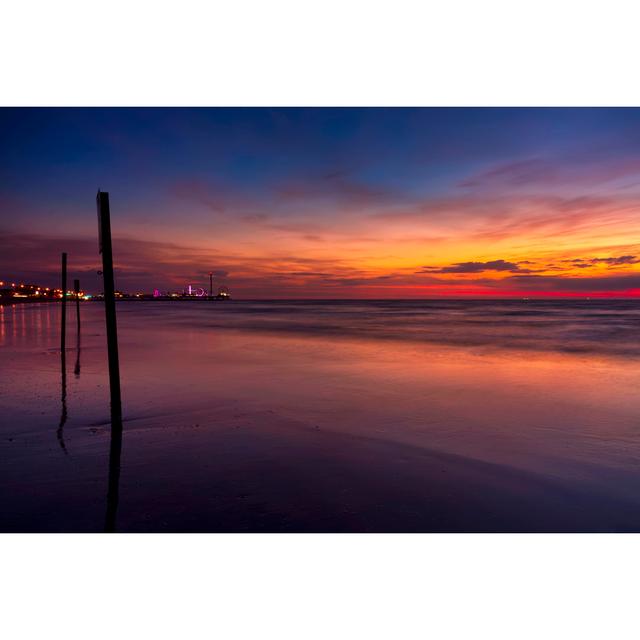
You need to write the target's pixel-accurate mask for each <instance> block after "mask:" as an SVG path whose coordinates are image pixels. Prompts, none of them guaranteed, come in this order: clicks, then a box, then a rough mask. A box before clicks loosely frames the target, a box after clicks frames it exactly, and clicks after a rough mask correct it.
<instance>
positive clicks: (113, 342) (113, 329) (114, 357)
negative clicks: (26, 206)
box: [96, 191, 122, 429]
mask: <svg viewBox="0 0 640 640" xmlns="http://www.w3.org/2000/svg"><path fill="white" fill-rule="evenodd" d="M96 203H97V207H98V233H99V242H100V253H101V254H102V273H103V281H104V313H105V320H106V325H107V353H108V356H109V388H110V390H111V427H112V429H113V428H114V427H115V428H117V427H116V423H117V424H118V425H119V428H120V429H122V401H121V398H120V364H119V361H118V329H117V326H116V299H115V284H114V279H113V254H112V251H111V217H110V212H109V194H108V193H105V192H101V191H98V195H97V197H96Z"/></svg>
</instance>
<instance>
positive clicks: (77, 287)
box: [73, 280, 80, 334]
mask: <svg viewBox="0 0 640 640" xmlns="http://www.w3.org/2000/svg"><path fill="white" fill-rule="evenodd" d="M73 293H75V295H76V320H77V322H78V334H79V333H80V280H74V281H73Z"/></svg>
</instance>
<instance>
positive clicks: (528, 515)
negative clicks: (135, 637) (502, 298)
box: [0, 303, 640, 532]
mask: <svg viewBox="0 0 640 640" xmlns="http://www.w3.org/2000/svg"><path fill="white" fill-rule="evenodd" d="M337 306H338V307H339V308H337V309H336V308H334V306H332V305H329V304H328V303H327V304H325V305H320V304H318V305H313V306H311V305H309V304H300V305H294V304H288V305H287V307H286V310H281V308H280V307H281V305H273V306H268V305H266V304H262V305H260V309H259V310H258V311H256V305H255V304H247V305H235V306H233V305H229V306H224V307H221V306H220V307H213V306H206V305H204V306H203V305H193V306H191V305H179V306H176V305H171V303H167V304H166V305H165V304H163V303H157V304H152V305H149V306H146V305H144V304H130V305H128V304H122V305H121V306H120V307H119V308H118V314H119V323H120V325H121V327H122V331H121V336H120V338H121V346H122V372H123V377H122V383H123V389H124V391H125V394H126V396H125V397H126V406H127V416H126V418H127V425H128V428H127V449H126V452H123V425H122V417H121V413H120V411H118V410H116V411H112V412H111V415H109V414H108V413H107V407H109V386H108V376H107V368H106V363H105V345H104V342H105V335H104V319H103V316H102V308H101V307H100V305H95V306H92V305H86V306H85V307H83V309H85V311H83V315H84V317H83V327H82V340H81V341H80V340H77V341H76V362H79V360H80V347H81V348H82V349H81V353H82V376H69V377H68V378H67V377H66V376H65V371H64V357H63V354H60V355H61V362H58V359H57V357H58V354H59V351H58V349H57V348H55V346H56V342H57V340H58V326H59V325H58V322H57V317H56V315H57V314H55V313H54V314H53V316H52V317H51V323H50V324H51V326H50V328H49V329H47V325H48V322H49V313H51V310H44V309H43V310H37V309H36V308H35V307H34V308H30V309H27V310H25V312H26V315H24V316H23V315H22V313H23V312H21V311H17V310H16V311H14V310H10V309H8V308H7V309H5V310H4V318H5V323H4V346H5V347H8V348H4V349H0V367H2V368H3V369H4V370H7V371H11V372H12V375H11V376H10V377H9V378H8V379H7V383H6V384H5V385H3V386H2V387H0V409H1V410H2V415H4V416H8V415H10V416H11V417H12V420H11V421H10V422H8V423H7V424H6V425H3V429H4V430H3V432H2V438H0V456H2V458H3V461H4V462H3V465H0V485H2V486H4V487H7V488H8V490H7V491H5V493H4V495H3V497H2V503H1V504H0V507H1V508H2V509H1V511H0V530H4V531H96V530H101V531H106V532H114V531H119V532H125V531H264V532H267V531H639V530H640V498H639V496H640V473H639V471H638V469H639V468H640V464H639V462H640V439H639V438H638V427H637V416H638V415H639V414H640V398H638V396H637V394H635V392H634V390H635V389H636V388H637V386H638V384H640V358H638V357H637V356H635V355H634V356H633V357H632V356H631V355H627V356H621V355H620V353H621V352H622V351H623V349H622V345H623V343H624V344H626V343H627V342H628V341H629V340H630V339H631V338H630V336H631V332H630V331H629V328H630V326H631V325H633V324H634V323H636V324H637V321H638V319H639V318H640V306H638V307H637V309H636V307H634V306H632V305H630V304H625V305H622V304H621V303H616V304H615V305H613V306H611V307H607V314H608V316H607V319H606V322H605V321H603V320H602V317H601V315H600V313H598V314H596V313H595V312H593V311H592V312H591V317H590V318H589V319H587V318H586V317H585V314H584V313H583V310H582V309H580V308H577V307H574V306H571V305H568V306H567V305H553V306H551V307H550V308H548V307H549V305H547V304H545V305H527V306H526V307H525V306H524V305H523V306H522V309H520V307H515V306H514V305H511V306H509V308H508V309H506V311H505V310H503V311H500V310H499V309H498V310H496V311H495V313H496V314H498V315H499V314H500V313H502V315H500V316H499V317H498V318H497V319H496V320H495V323H494V324H495V325H496V326H495V328H492V329H491V333H495V335H496V338H495V339H492V338H490V337H489V333H488V329H487V322H488V320H487V321H485V320H486V317H488V316H490V315H491V314H490V312H489V308H488V305H485V306H482V305H478V304H475V305H466V306H462V305H461V306H460V307H455V308H453V310H452V306H453V305H451V304H447V309H446V311H443V313H446V322H444V321H443V322H442V323H440V325H438V326H441V325H442V324H448V327H449V331H450V333H451V335H449V336H447V344H442V343H441V342H429V341H427V340H426V339H425V337H427V336H426V334H427V332H430V336H431V334H432V333H433V332H434V331H435V329H434V328H433V326H432V323H434V322H436V321H437V317H436V318H435V319H434V316H437V313H438V312H437V309H436V308H434V307H433V305H431V306H429V307H428V310H429V314H426V312H425V315H428V317H426V318H424V319H421V320H419V319H417V318H416V315H417V311H418V310H419V309H421V308H416V305H415V304H412V305H392V306H390V305H385V307H384V308H380V305H364V304H361V305H359V307H358V310H357V313H356V310H355V309H354V308H353V307H352V306H347V305H337ZM599 308H600V307H599ZM345 309H346V310H345ZM572 309H573V310H574V311H573V312H572ZM453 311H456V312H457V315H454V316H452V315H451V314H452V312H453ZM520 311H522V313H520ZM525 311H526V319H525V320H523V313H524V312H525ZM409 312H410V315H411V318H410V319H402V320H398V318H399V316H400V314H401V313H409ZM516 312H517V313H516ZM534 312H535V313H534ZM37 313H44V314H45V315H44V318H42V320H43V321H42V322H39V321H38V320H37V316H36V315H35V314H37ZM258 313H259V314H260V316H261V322H257V321H256V315H257V314H258ZM364 313H368V314H369V316H367V317H366V318H360V316H359V315H358V314H364ZM572 313H573V315H572ZM341 314H343V315H344V314H347V315H348V318H347V319H345V321H344V322H345V326H347V330H346V331H345V333H343V334H338V333H336V331H335V330H334V329H332V330H331V332H328V330H326V327H325V328H323V327H324V324H326V322H329V321H331V323H333V325H335V324H336V323H337V322H338V321H339V319H340V316H341ZM535 314H538V316H540V320H539V321H538V320H537V321H536V322H539V323H540V324H542V325H544V322H547V323H548V324H549V328H548V330H546V331H547V333H546V334H545V333H544V331H545V330H544V329H542V328H540V327H538V328H536V329H535V336H534V337H536V341H537V342H536V344H538V345H539V346H540V347H541V348H536V349H534V348H532V344H531V340H529V338H526V344H523V343H522V340H524V339H525V337H524V336H526V331H525V329H526V327H524V326H523V323H526V326H527V327H529V324H530V318H531V317H532V316H533V315H535ZM615 314H618V315H619V316H620V319H619V321H616V323H615V324H612V322H611V316H612V315H615ZM7 316H8V320H7ZM267 316H269V317H270V318H271V320H270V319H269V317H267ZM275 316H277V317H278V322H277V324H278V330H277V331H276V328H275V327H274V321H275V320H274V317H275ZM284 316H290V317H291V319H292V320H291V322H293V320H295V323H296V325H297V327H295V328H294V329H293V330H290V329H286V328H283V327H282V324H283V323H284V320H285V318H284ZM318 316H321V317H320V319H318ZM356 316H357V317H356ZM478 316H480V317H481V320H482V321H481V322H479V323H476V324H479V326H480V327H482V329H481V335H480V333H477V331H476V330H475V329H474V331H476V333H475V334H474V335H473V336H472V337H473V340H471V338H470V336H469V333H468V325H469V322H470V320H471V319H472V318H474V317H475V318H476V319H477V318H478ZM574 316H575V318H574ZM456 317H458V320H455V318H456ZM565 317H567V318H568V320H566V321H565V319H564V318H565ZM576 318H577V319H578V320H579V323H581V330H580V333H579V340H580V345H579V347H580V348H579V349H578V348H577V347H578V343H577V340H578V334H577V331H576V329H575V326H576V323H577V322H578V320H576ZM14 319H15V322H14ZM543 321H544V322H543ZM291 322H290V323H289V324H291ZM23 323H24V326H25V327H26V333H27V334H28V336H27V337H26V338H23V337H22V335H21V333H22V325H23ZM245 324H249V325H251V326H244V325H245ZM398 324H400V325H407V326H412V327H414V329H413V335H414V336H416V339H412V340H409V339H407V335H406V334H403V335H402V336H401V337H400V339H397V340H396V339H395V338H394V336H395V334H396V333H400V329H401V326H398ZM11 325H13V326H11ZM318 325H322V326H320V327H319V328H317V327H318ZM498 325H500V326H498ZM259 326H263V327H264V328H265V329H266V330H264V331H261V330H259ZM366 326H369V327H371V330H370V331H366V332H365V331H362V328H363V327H366ZM474 326H476V325H474ZM300 327H302V329H301V328H300ZM492 327H493V325H492ZM354 328H355V329H358V330H359V331H360V333H361V334H363V335H360V334H358V335H355V334H356V333H357V332H356V330H355V329H354ZM529 328H530V327H529ZM605 330H608V331H609V332H610V335H611V338H610V340H611V342H610V343H607V342H606V341H603V335H604V333H605ZM531 331H533V329H531ZM14 332H15V334H14ZM381 332H382V333H384V335H383V336H382V337H379V336H380V333H381ZM36 333H37V334H40V333H42V334H43V335H42V336H41V338H42V339H40V337H38V336H36V335H35V334H36ZM564 333H571V334H572V335H573V338H572V340H573V341H574V343H573V345H574V347H575V348H574V350H573V351H572V352H567V349H566V343H562V340H561V337H562V335H564ZM545 335H546V336H547V338H545V339H543V337H544V336H545ZM463 340H466V341H467V342H470V343H471V344H470V345H465V346H463V345H461V344H456V345H452V344H450V343H451V342H453V341H456V342H457V343H461V342H462V341H463ZM480 345H482V346H480ZM563 345H564V346H563ZM611 345H613V348H610V347H611ZM52 355H54V356H55V357H53V358H52V357H51V356H52ZM74 371H75V369H74ZM61 383H62V405H63V412H62V416H60V394H59V392H58V390H59V389H60V386H59V385H60V384H61ZM34 398H35V399H36V402H34ZM67 399H69V402H70V406H69V413H68V415H67V413H66V401H67ZM71 400H72V404H73V406H71ZM56 419H59V422H60V426H61V427H63V429H62V430H61V435H63V434H64V431H65V429H66V431H67V432H68V433H70V432H71V431H72V433H73V447H72V448H70V452H71V453H73V464H69V463H68V460H69V459H67V458H65V457H64V456H61V455H59V453H60V452H59V448H58V447H57V446H54V447H53V450H54V453H55V454H56V455H52V447H51V439H52V434H51V424H52V422H54V421H55V420H56ZM64 442H65V441H64V439H62V443H64ZM62 443H61V446H62ZM69 444H70V441H69V437H67V439H66V446H69ZM105 498H106V504H105Z"/></svg>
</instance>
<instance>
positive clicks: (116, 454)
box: [104, 410, 122, 533]
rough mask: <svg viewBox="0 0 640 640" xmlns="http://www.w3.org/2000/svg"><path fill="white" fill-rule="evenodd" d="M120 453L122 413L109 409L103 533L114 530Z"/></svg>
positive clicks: (118, 488) (118, 494)
mask: <svg viewBox="0 0 640 640" xmlns="http://www.w3.org/2000/svg"><path fill="white" fill-rule="evenodd" d="M121 455H122V415H121V411H113V410H112V411H111V438H110V444H109V483H108V490H107V513H106V516H105V523H104V531H105V533H114V532H115V531H116V516H117V514H118V499H119V496H120V458H121Z"/></svg>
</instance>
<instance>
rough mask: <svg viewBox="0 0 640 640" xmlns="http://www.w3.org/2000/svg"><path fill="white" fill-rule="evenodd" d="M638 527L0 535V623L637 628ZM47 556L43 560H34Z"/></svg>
mask: <svg viewBox="0 0 640 640" xmlns="http://www.w3.org/2000/svg"><path fill="white" fill-rule="evenodd" d="M637 545H638V539H637V537H635V536H624V535H620V536H617V535H612V536H592V535H580V536H566V535H545V536H529V535H515V536H504V535H453V536H446V535H427V536H422V535H346V536H344V535H342V536H341V535H298V536H296V535H271V536H269V535H263V536H258V535H238V536H233V535H183V536H179V535H178V536H176V535H172V536H167V535H129V536H126V535H121V536H111V537H107V536H99V535H96V536H74V535H69V536H4V537H3V538H2V544H1V545H0V562H1V565H2V567H3V580H2V583H1V585H2V586H1V587H0V589H1V593H0V596H1V599H2V605H3V606H2V609H3V614H2V619H1V621H0V633H2V636H3V637H4V638H11V640H23V639H24V640H27V639H29V640H31V639H32V638H49V639H51V640H57V639H58V638H60V639H64V640H75V639H76V638H77V639H78V640H80V639H82V640H86V639H87V638H91V639H92V640H103V639H104V640H112V639H113V638H153V639H154V640H155V639H164V638H171V639H175V638H189V639H194V638H224V639H225V640H230V639H235V638H251V639H253V638H274V639H278V640H280V639H282V638H292V639H293V638H295V639H301V638H304V639H305V640H315V639H317V640H326V639H327V638H332V639H333V638H345V639H356V638H357V639H359V638H363V639H365V638H366V639H367V640H369V639H377V638H381V639H382V638H384V639H388V638H402V639H403V640H405V639H410V638H416V639H418V638H420V639H423V638H439V639H449V638H487V639H491V640H495V639H501V638H504V639H509V640H513V638H518V639H519V640H529V639H531V640H540V639H541V638H544V639H545V640H549V639H556V638H557V639H558V640H566V639H567V638H580V639H581V640H588V639H590V638H598V639H601V638H616V640H621V639H624V638H635V637H637V613H636V610H637V602H636V600H637V589H636V582H637V579H636V576H637V575H638V571H639V570H640V555H639V554H638V553H637ZM45 569H46V570H45Z"/></svg>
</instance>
